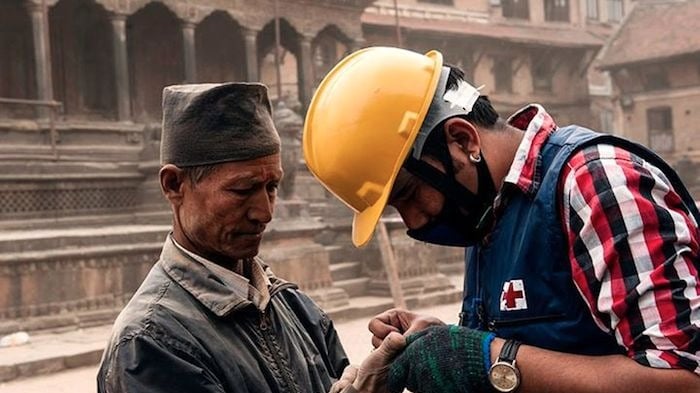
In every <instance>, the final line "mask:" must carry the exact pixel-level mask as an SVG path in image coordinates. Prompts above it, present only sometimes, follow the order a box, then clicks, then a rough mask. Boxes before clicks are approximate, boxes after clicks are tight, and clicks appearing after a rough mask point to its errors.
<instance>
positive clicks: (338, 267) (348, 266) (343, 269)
mask: <svg viewBox="0 0 700 393" xmlns="http://www.w3.org/2000/svg"><path fill="white" fill-rule="evenodd" d="M330 267H331V277H332V278H333V281H334V282H338V281H343V280H351V279H354V278H360V276H361V275H362V263H361V262H340V263H332V264H331V266H330Z"/></svg>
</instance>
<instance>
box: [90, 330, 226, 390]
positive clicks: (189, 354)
mask: <svg viewBox="0 0 700 393" xmlns="http://www.w3.org/2000/svg"><path fill="white" fill-rule="evenodd" d="M97 386H98V392H100V393H135V392H149V393H160V392H189V393H205V392H206V393H214V392H224V389H223V387H222V386H221V384H220V383H219V382H218V381H217V380H216V378H215V377H214V376H213V375H212V373H211V372H210V371H209V370H207V367H206V364H205V361H203V359H202V358H201V356H199V355H198V354H197V352H196V351H193V350H192V348H188V346H187V344H186V343H182V342H178V341H176V340H174V339H172V338H167V337H164V338H162V339H156V338H154V337H152V336H150V335H147V334H145V335H137V336H134V337H131V338H128V339H123V340H122V341H120V342H119V344H118V345H116V346H115V347H114V348H113V350H112V352H111V353H107V354H105V359H104V361H103V362H102V368H101V369H100V371H99V373H98V376H97Z"/></svg>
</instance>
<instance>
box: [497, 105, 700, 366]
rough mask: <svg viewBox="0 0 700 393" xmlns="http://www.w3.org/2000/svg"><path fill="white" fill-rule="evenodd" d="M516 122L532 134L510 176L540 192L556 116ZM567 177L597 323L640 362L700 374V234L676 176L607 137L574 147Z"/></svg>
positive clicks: (573, 241) (583, 284)
mask: <svg viewBox="0 0 700 393" xmlns="http://www.w3.org/2000/svg"><path fill="white" fill-rule="evenodd" d="M508 122H509V124H511V125H513V126H515V127H517V128H519V129H522V130H524V131H525V135H524V138H523V140H522V142H521V144H520V146H519V148H518V151H517V153H516V156H515V159H514V161H513V164H512V165H511V168H510V171H509V172H508V174H507V176H506V178H505V183H510V184H511V185H514V186H515V187H518V188H519V189H521V190H522V192H524V193H532V192H533V180H535V179H538V178H541V175H542V174H539V173H537V170H538V168H537V165H536V164H537V157H538V155H539V152H540V150H541V149H542V146H543V144H544V143H545V142H546V140H547V138H548V137H549V135H551V134H552V132H554V131H555V130H556V124H555V123H554V121H553V120H552V118H551V117H550V116H549V114H547V112H546V111H545V110H544V109H543V108H542V107H541V106H539V105H530V106H528V107H526V108H524V109H522V110H520V111H519V112H518V113H516V114H515V115H513V116H512V117H511V118H510V119H509V120H508ZM561 179H562V180H561V181H560V184H559V191H560V194H559V195H560V198H561V199H560V201H559V203H560V208H561V210H560V211H561V214H562V217H561V218H562V228H563V230H564V232H565V233H566V235H567V236H568V240H569V244H568V249H569V259H570V262H571V270H572V277H573V280H574V283H575V285H576V287H577V288H578V290H579V292H580V293H581V296H582V297H583V299H584V300H585V302H586V303H587V305H588V308H589V309H590V311H591V314H592V315H593V319H594V320H595V322H596V323H597V324H598V326H599V327H600V328H601V329H602V330H604V331H606V332H612V333H613V334H614V335H615V338H616V339H617V342H618V343H619V344H620V345H621V346H623V347H624V348H625V349H626V350H627V355H628V356H629V357H630V358H632V359H634V360H636V361H637V362H639V363H641V364H644V365H647V366H651V367H656V368H684V369H688V370H690V371H693V372H695V373H696V374H700V282H699V279H698V277H699V276H698V270H699V269H700V233H699V231H698V223H697V222H696V221H695V219H694V218H693V217H692V215H691V214H690V213H689V211H688V208H687V206H686V205H685V204H684V203H683V201H682V200H681V198H680V196H679V195H678V194H677V193H676V192H675V191H674V190H673V187H672V186H671V183H670V181H669V180H668V179H667V178H666V176H665V175H664V174H663V173H662V172H661V170H659V169H658V168H656V167H655V166H653V165H651V164H649V163H648V162H646V161H645V160H643V159H641V158H640V157H638V156H636V155H633V154H631V153H630V152H628V151H626V150H624V149H621V148H618V147H614V146H612V145H606V144H600V145H593V146H590V147H587V148H585V149H583V150H581V151H579V152H577V153H576V154H574V155H573V156H572V157H571V158H570V160H569V162H568V164H567V165H566V166H565V169H564V173H562V177H561ZM497 204H498V202H497Z"/></svg>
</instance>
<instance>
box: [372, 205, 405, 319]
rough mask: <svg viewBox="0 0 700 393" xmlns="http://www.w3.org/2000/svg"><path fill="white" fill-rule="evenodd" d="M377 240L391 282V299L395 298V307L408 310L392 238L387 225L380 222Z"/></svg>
mask: <svg viewBox="0 0 700 393" xmlns="http://www.w3.org/2000/svg"><path fill="white" fill-rule="evenodd" d="M376 232H377V240H378V241H379V249H380V251H381V253H382V262H383V264H384V269H385V270H386V279H387V281H389V289H390V290H391V297H392V298H394V307H398V308H404V309H405V308H406V300H405V299H404V297H403V290H402V289H401V280H400V279H399V268H398V265H397V262H396V255H395V254H394V249H393V247H391V238H390V237H389V232H388V231H387V229H386V223H385V222H384V221H383V220H381V219H380V220H379V223H378V224H377V229H376Z"/></svg>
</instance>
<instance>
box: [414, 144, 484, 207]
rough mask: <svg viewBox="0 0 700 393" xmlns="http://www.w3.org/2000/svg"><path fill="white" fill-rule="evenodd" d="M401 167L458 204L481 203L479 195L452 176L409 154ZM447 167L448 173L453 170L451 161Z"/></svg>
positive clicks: (470, 204) (467, 205)
mask: <svg viewBox="0 0 700 393" xmlns="http://www.w3.org/2000/svg"><path fill="white" fill-rule="evenodd" d="M403 167H404V168H406V170H407V171H408V172H409V173H411V174H412V175H414V176H416V177H417V178H419V179H421V180H422V181H424V182H425V183H427V184H428V185H430V186H431V187H433V188H435V189H436V190H438V191H440V192H441V193H442V194H443V195H444V196H445V198H447V199H450V200H451V201H453V202H454V203H457V204H458V205H460V206H465V207H469V206H472V207H473V206H474V205H480V204H481V201H480V198H479V196H478V195H476V194H474V193H473V192H471V191H469V190H468V189H467V188H466V187H464V186H463V185H461V184H459V183H458V182H457V181H456V180H455V179H454V176H449V175H448V174H445V173H442V172H440V171H439V170H438V169H437V168H435V167H433V166H432V165H430V164H428V163H426V162H424V161H421V160H417V159H415V158H413V157H412V156H409V157H408V159H407V160H406V162H405V163H404V165H403ZM447 169H448V170H447V172H448V173H449V172H454V170H450V169H452V165H451V163H450V165H449V166H448V168H447Z"/></svg>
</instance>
